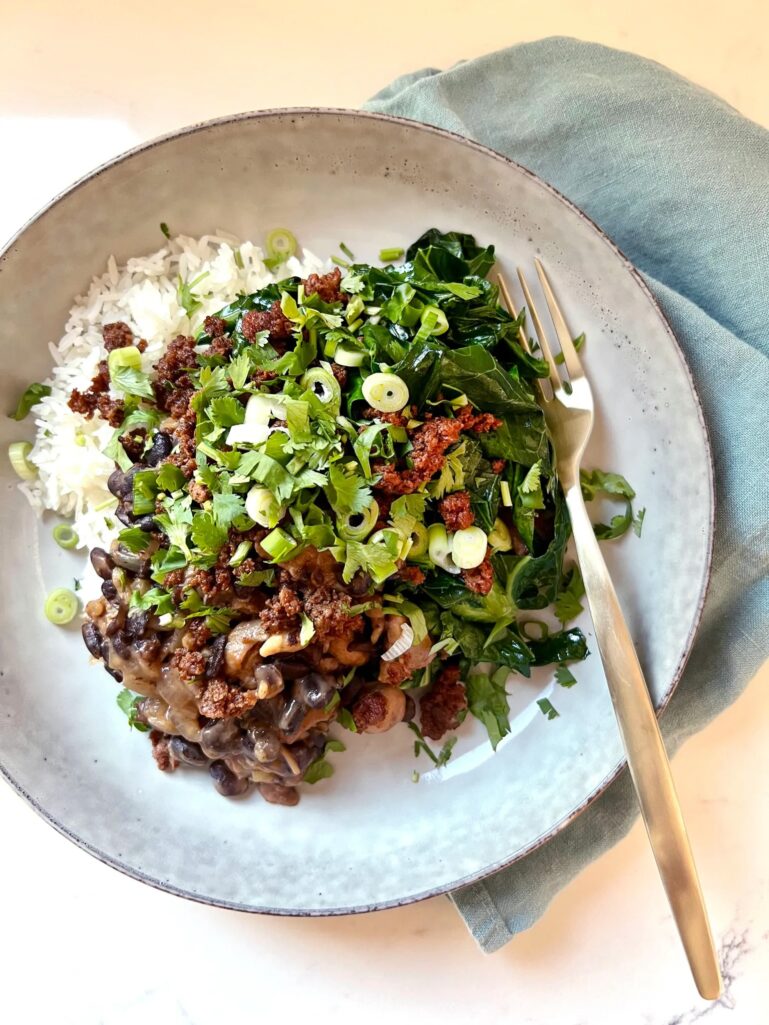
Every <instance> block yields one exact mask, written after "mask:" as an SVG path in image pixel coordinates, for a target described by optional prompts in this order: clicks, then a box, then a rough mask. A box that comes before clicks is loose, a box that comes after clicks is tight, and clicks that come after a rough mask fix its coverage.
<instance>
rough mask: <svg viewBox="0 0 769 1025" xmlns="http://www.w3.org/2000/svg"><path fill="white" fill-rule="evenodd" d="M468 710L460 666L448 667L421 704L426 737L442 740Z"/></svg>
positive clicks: (420, 711)
mask: <svg viewBox="0 0 769 1025" xmlns="http://www.w3.org/2000/svg"><path fill="white" fill-rule="evenodd" d="M466 708H467V694H466V692H465V685H464V683H462V681H461V680H460V679H459V666H446V667H445V669H443V670H442V671H441V673H440V675H439V676H438V679H437V680H436V681H435V683H434V684H433V686H432V688H431V689H430V691H429V693H427V694H426V695H425V696H424V697H423V698H422V699H421V701H420V702H419V718H420V723H421V728H422V733H423V734H424V736H426V737H429V738H430V740H440V739H441V737H442V736H443V735H444V734H445V733H447V732H448V731H449V730H455V729H456V728H457V726H459V724H460V722H461V713H462V712H464V711H465V709H466Z"/></svg>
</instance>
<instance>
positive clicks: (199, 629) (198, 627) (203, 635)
mask: <svg viewBox="0 0 769 1025" xmlns="http://www.w3.org/2000/svg"><path fill="white" fill-rule="evenodd" d="M182 572H184V571H183V570H182ZM166 579H167V578H166ZM210 639H211V631H210V630H209V628H208V627H207V626H206V621H205V620H204V619H201V618H200V617H198V618H197V619H191V620H190V621H189V622H188V623H187V631H186V633H185V635H184V637H183V638H182V645H183V647H185V648H186V649H187V651H202V649H203V648H205V646H206V645H207V644H208V642H209V641H210Z"/></svg>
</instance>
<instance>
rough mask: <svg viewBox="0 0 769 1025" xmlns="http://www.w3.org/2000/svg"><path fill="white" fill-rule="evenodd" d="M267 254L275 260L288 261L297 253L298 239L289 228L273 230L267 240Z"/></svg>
mask: <svg viewBox="0 0 769 1025" xmlns="http://www.w3.org/2000/svg"><path fill="white" fill-rule="evenodd" d="M265 244H266V247H267V253H268V254H269V255H270V256H271V257H272V258H273V259H275V258H277V259H279V260H287V259H288V258H289V257H290V256H293V255H294V253H295V252H296V249H297V245H296V238H295V237H294V235H293V234H292V233H291V232H290V231H289V230H288V228H273V229H272V231H271V232H270V233H269V234H268V236H267V238H266V239H265Z"/></svg>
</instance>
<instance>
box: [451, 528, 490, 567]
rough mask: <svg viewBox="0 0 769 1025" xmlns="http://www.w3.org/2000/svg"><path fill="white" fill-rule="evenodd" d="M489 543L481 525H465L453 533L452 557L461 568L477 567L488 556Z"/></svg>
mask: <svg viewBox="0 0 769 1025" xmlns="http://www.w3.org/2000/svg"><path fill="white" fill-rule="evenodd" d="M488 544H489V540H488V538H487V537H486V535H485V534H484V532H483V531H482V530H481V528H480V527H465V528H464V530H457V531H456V532H455V533H454V534H453V535H452V538H451V557H452V559H453V560H454V562H455V563H456V564H457V566H459V568H460V569H475V568H476V567H477V566H480V564H481V563H482V562H483V560H484V559H485V558H486V549H487V548H488Z"/></svg>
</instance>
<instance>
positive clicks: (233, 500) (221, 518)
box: [212, 492, 246, 528]
mask: <svg viewBox="0 0 769 1025" xmlns="http://www.w3.org/2000/svg"><path fill="white" fill-rule="evenodd" d="M212 504H213V512H214V521H215V522H216V525H217V526H218V527H222V528H227V527H229V526H230V525H231V524H232V522H233V520H236V519H237V518H238V516H242V515H243V513H244V512H245V509H246V502H245V499H244V498H242V497H241V496H240V495H227V494H223V493H221V492H217V493H216V494H215V495H214V497H213V503H212Z"/></svg>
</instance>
